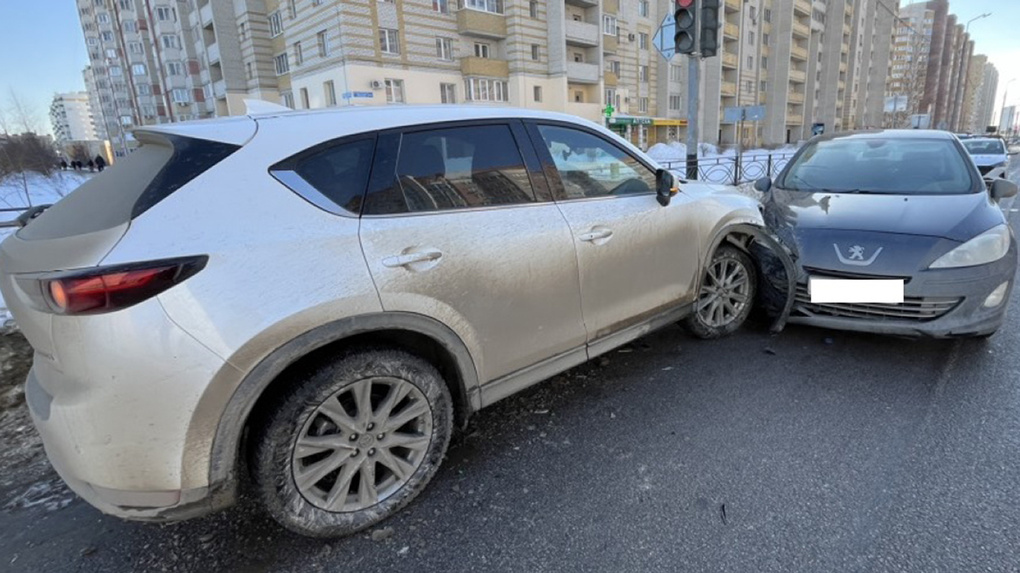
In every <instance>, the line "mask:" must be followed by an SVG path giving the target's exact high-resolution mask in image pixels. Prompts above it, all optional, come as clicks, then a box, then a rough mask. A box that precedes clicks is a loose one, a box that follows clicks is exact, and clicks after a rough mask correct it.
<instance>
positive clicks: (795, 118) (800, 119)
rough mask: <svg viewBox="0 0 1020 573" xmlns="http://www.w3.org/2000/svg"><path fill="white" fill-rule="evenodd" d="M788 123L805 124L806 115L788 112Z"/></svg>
mask: <svg viewBox="0 0 1020 573" xmlns="http://www.w3.org/2000/svg"><path fill="white" fill-rule="evenodd" d="M786 125H804V116H803V115H799V114H795V113H788V114H786Z"/></svg>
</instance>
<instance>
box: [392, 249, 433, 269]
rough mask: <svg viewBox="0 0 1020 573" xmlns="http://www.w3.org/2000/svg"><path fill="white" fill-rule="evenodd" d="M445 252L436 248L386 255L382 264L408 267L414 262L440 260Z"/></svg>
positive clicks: (393, 266)
mask: <svg viewBox="0 0 1020 573" xmlns="http://www.w3.org/2000/svg"><path fill="white" fill-rule="evenodd" d="M442 256H443V253H441V252H439V251H436V250H428V251H421V252H419V253H409V254H406V255H397V256H394V257H386V258H385V259H383V260H382V264H383V266H385V267H390V268H395V267H406V266H408V265H413V264H414V263H428V262H432V261H438V260H439V258H440V257H442Z"/></svg>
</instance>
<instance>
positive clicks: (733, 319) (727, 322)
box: [684, 245, 758, 338]
mask: <svg viewBox="0 0 1020 573" xmlns="http://www.w3.org/2000/svg"><path fill="white" fill-rule="evenodd" d="M757 280H758V278H757V274H756V272H755V267H754V263H753V262H752V261H751V257H749V256H747V254H746V253H744V252H743V251H741V250H739V249H737V248H735V247H731V246H729V245H722V246H720V247H719V248H718V249H716V251H715V253H714V254H713V255H712V260H711V261H709V263H708V265H707V268H706V269H705V276H704V278H703V279H702V281H701V289H700V290H699V291H698V300H697V301H696V302H695V304H694V312H692V313H691V315H690V316H688V317H687V318H686V319H684V325H685V326H686V327H687V330H689V331H690V332H691V334H693V335H694V336H697V337H698V338H720V337H723V336H726V335H728V334H731V333H733V332H735V331H736V330H737V329H738V328H740V326H741V325H742V324H744V321H746V320H747V317H748V315H749V314H751V307H752V306H753V305H754V295H755V288H756V286H757V284H758V283H757Z"/></svg>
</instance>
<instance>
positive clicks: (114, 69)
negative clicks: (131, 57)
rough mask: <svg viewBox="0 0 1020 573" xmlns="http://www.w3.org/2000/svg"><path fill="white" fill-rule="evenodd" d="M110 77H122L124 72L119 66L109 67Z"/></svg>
mask: <svg viewBox="0 0 1020 573" xmlns="http://www.w3.org/2000/svg"><path fill="white" fill-rule="evenodd" d="M110 75H111V76H114V77H119V76H122V75H124V71H123V70H121V69H120V66H110Z"/></svg>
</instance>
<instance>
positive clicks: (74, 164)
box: [71, 160, 78, 171]
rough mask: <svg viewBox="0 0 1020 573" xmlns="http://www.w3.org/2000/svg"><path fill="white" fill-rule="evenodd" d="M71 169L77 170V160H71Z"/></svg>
mask: <svg viewBox="0 0 1020 573" xmlns="http://www.w3.org/2000/svg"><path fill="white" fill-rule="evenodd" d="M71 169H74V170H75V171H77V170H78V161H77V160H75V161H72V162H71Z"/></svg>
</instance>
